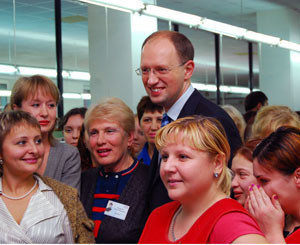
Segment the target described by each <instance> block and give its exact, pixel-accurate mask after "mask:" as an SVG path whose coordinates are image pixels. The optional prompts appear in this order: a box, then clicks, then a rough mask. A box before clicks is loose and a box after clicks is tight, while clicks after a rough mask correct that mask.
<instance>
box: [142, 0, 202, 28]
mask: <svg viewBox="0 0 300 245" xmlns="http://www.w3.org/2000/svg"><path fill="white" fill-rule="evenodd" d="M141 13H142V14H145V15H148V16H153V17H157V18H160V19H164V20H170V21H172V22H176V23H179V24H183V25H188V26H197V25H200V23H201V19H202V18H201V17H199V16H197V15H193V14H187V13H184V12H180V11H176V10H172V9H168V8H163V7H159V6H155V5H151V4H146V8H145V9H143V10H142V11H141Z"/></svg>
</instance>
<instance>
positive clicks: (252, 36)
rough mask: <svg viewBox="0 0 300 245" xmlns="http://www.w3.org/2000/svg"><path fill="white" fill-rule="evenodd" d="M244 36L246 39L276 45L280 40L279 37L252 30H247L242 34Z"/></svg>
mask: <svg viewBox="0 0 300 245" xmlns="http://www.w3.org/2000/svg"><path fill="white" fill-rule="evenodd" d="M244 38H245V39H247V40H251V41H255V42H261V43H266V44H270V45H278V44H279V41H280V38H279V37H273V36H269V35H265V34H262V33H258V32H254V31H247V32H246V33H245V35H244Z"/></svg>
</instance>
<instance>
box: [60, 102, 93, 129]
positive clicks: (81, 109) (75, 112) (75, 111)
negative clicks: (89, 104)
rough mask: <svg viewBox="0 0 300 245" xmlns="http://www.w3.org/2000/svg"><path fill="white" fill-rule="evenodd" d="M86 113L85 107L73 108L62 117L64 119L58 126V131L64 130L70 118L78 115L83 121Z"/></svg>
mask: <svg viewBox="0 0 300 245" xmlns="http://www.w3.org/2000/svg"><path fill="white" fill-rule="evenodd" d="M86 111H87V108H85V107H75V108H73V109H71V110H69V111H68V112H67V113H66V114H65V115H64V117H63V119H62V121H61V123H60V125H59V129H60V130H63V129H64V126H65V125H66V124H67V122H68V120H69V118H70V117H71V116H75V115H80V116H81V117H82V118H83V119H84V116H85V113H86Z"/></svg>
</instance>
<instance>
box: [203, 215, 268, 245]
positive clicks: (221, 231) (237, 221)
mask: <svg viewBox="0 0 300 245" xmlns="http://www.w3.org/2000/svg"><path fill="white" fill-rule="evenodd" d="M233 228H234V229H233ZM249 234H258V235H262V236H263V233H262V232H261V231H260V228H259V227H258V225H257V224H256V222H255V221H254V220H253V219H252V218H251V217H250V216H249V215H248V214H247V213H243V212H230V213H227V214H225V215H223V216H222V217H220V219H219V220H218V221H217V223H216V224H215V226H214V228H213V230H212V232H211V235H210V238H209V242H210V243H227V244H228V243H232V242H233V241H234V240H236V239H237V238H238V237H240V236H243V235H249Z"/></svg>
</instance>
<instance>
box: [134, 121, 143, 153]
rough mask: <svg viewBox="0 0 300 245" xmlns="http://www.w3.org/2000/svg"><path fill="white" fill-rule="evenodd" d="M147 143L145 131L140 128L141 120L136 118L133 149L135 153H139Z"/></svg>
mask: <svg viewBox="0 0 300 245" xmlns="http://www.w3.org/2000/svg"><path fill="white" fill-rule="evenodd" d="M145 143H146V137H145V134H144V132H143V130H142V129H141V127H140V123H139V119H138V118H137V117H136V118H135V131H134V138H133V143H132V148H133V150H134V153H136V154H137V153H139V152H140V151H141V150H142V148H143V146H144V145H145Z"/></svg>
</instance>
